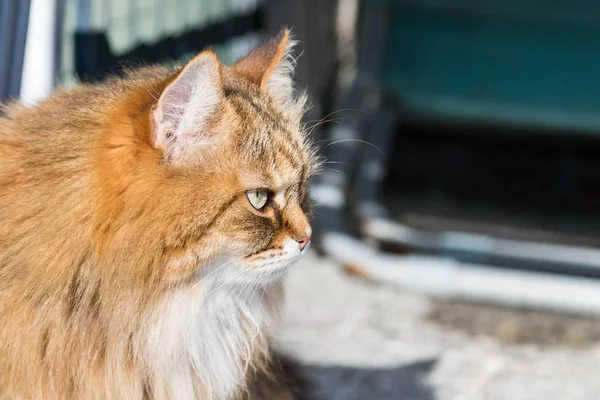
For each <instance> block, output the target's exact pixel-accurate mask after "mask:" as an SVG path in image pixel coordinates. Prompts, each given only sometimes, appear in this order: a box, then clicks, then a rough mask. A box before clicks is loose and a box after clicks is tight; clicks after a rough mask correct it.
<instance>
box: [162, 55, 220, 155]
mask: <svg viewBox="0 0 600 400" xmlns="http://www.w3.org/2000/svg"><path fill="white" fill-rule="evenodd" d="M222 101H223V85H222V74H221V62H220V61H219V59H218V58H217V56H216V55H215V54H214V53H213V52H212V51H204V52H202V53H200V54H199V55H198V56H196V57H195V58H194V59H193V60H192V61H190V62H189V63H188V64H187V65H186V66H185V67H184V68H183V70H182V71H181V72H180V73H179V75H178V76H177V77H176V78H175V79H174V80H173V82H171V83H170V84H169V86H167V88H166V89H165V90H164V91H163V93H162V95H161V96H160V99H159V100H158V103H157V105H156V107H155V109H154V112H153V118H154V122H155V129H154V146H155V147H157V148H161V149H162V150H163V151H165V153H166V155H167V159H168V160H171V161H174V162H177V161H180V160H181V159H182V158H184V156H185V154H186V153H188V152H189V151H190V150H193V149H194V148H195V147H196V146H197V145H198V144H201V143H202V142H205V141H206V140H207V139H209V138H210V133H209V131H208V128H209V123H210V120H211V118H212V117H213V116H214V115H215V114H216V113H217V111H218V110H219V108H220V106H221V104H222Z"/></svg>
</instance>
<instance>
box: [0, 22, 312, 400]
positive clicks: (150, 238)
mask: <svg viewBox="0 0 600 400" xmlns="http://www.w3.org/2000/svg"><path fill="white" fill-rule="evenodd" d="M291 44H292V42H291V41H290V39H289V32H288V31H282V32H281V33H280V34H279V35H278V36H277V37H275V38H273V39H271V40H270V41H268V42H266V43H265V44H264V45H262V46H261V47H259V48H257V49H256V50H254V51H253V52H252V53H250V54H249V55H248V56H247V57H245V58H243V59H241V60H240V61H238V62H237V63H235V64H233V65H231V66H225V65H222V64H221V62H220V61H219V59H218V58H217V57H216V55H215V54H214V53H212V52H211V51H204V52H202V53H200V54H199V55H198V56H197V57H195V58H194V59H193V60H192V61H190V62H189V63H188V64H187V65H185V66H184V67H183V68H176V69H169V68H165V67H146V68H142V69H139V70H135V71H130V72H128V73H127V74H126V76H125V77H124V78H113V79H112V80H109V81H108V82H106V83H105V84H103V85H100V86H87V85H82V86H79V87H77V88H75V89H72V90H59V91H58V92H57V93H56V94H54V95H53V96H52V97H51V98H49V99H48V100H46V101H44V102H42V103H41V104H39V105H37V106H35V107H31V108H28V107H25V106H23V105H21V104H18V103H11V104H7V105H5V107H4V111H5V116H4V117H2V118H0V157H1V167H0V398H2V399H4V398H7V399H12V398H15V399H150V398H152V399H178V400H179V399H211V400H225V399H236V398H239V397H241V396H243V395H244V393H245V392H246V388H247V384H246V382H247V381H248V379H249V377H251V376H253V375H254V374H255V373H256V372H257V371H258V372H260V371H261V370H263V369H265V366H266V365H267V364H268V357H269V346H270V344H271V341H272V337H273V332H274V329H275V327H276V326H277V322H278V319H279V312H280V309H281V305H282V300H283V299H282V296H283V290H282V289H283V288H282V278H283V277H284V276H285V273H286V269H287V268H288V267H289V265H290V264H292V263H293V262H294V261H296V260H297V259H298V258H299V257H300V256H301V255H302V254H303V253H304V252H305V251H306V248H307V245H308V243H309V240H310V236H311V228H310V226H309V223H308V221H307V217H306V215H305V206H306V204H305V203H306V182H307V179H308V178H309V177H310V176H311V174H313V173H314V172H315V168H316V160H315V157H314V154H313V152H312V150H311V148H310V146H309V143H308V140H307V138H306V137H305V134H304V133H303V130H302V127H301V117H302V114H303V112H304V101H303V96H295V92H294V89H293V84H292V72H293V71H292V69H293V68H292V64H293V63H292V61H293V60H292V59H291V58H290V49H291Z"/></svg>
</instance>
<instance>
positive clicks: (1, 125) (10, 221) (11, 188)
mask: <svg viewBox="0 0 600 400" xmlns="http://www.w3.org/2000/svg"><path fill="white" fill-rule="evenodd" d="M97 94H98V91H97V90H95V89H94V88H92V87H81V88H78V89H74V90H62V91H58V93H56V94H55V95H54V96H52V97H51V98H49V99H48V100H46V101H44V102H42V103H40V104H39V105H37V106H33V107H27V106H25V105H22V104H19V103H12V104H8V105H6V106H4V112H5V115H3V116H1V117H0V221H1V222H2V224H1V225H2V227H0V242H1V243H0V244H1V245H2V253H3V254H2V256H3V260H2V261H3V262H4V263H7V262H8V263H10V261H9V258H11V259H12V257H9V255H10V254H11V253H13V254H16V253H18V254H21V255H23V254H24V253H23V251H22V250H23V249H22V247H23V246H25V247H26V246H29V247H31V246H32V244H33V243H35V242H37V241H48V242H52V241H53V238H55V237H59V234H60V233H61V230H62V229H72V227H74V226H76V224H75V223H74V222H73V221H74V219H75V218H81V217H82V216H83V215H84V213H85V210H86V209H89V208H90V206H91V202H92V200H91V196H90V195H89V192H90V175H91V170H92V167H91V163H92V161H91V158H92V154H93V148H94V146H95V142H96V140H97V139H96V138H97V136H98V135H99V124H100V121H99V120H98V119H99V118H100V117H101V115H100V114H99V110H100V109H99V108H98V107H99V105H100V102H101V101H106V99H100V98H98V96H97ZM95 95H96V98H95ZM23 238H27V240H23ZM19 258H21V257H19ZM13 261H15V262H16V261H17V260H14V259H13ZM19 262H21V261H19Z"/></svg>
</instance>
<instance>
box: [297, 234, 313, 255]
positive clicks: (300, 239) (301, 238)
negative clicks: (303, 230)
mask: <svg viewBox="0 0 600 400" xmlns="http://www.w3.org/2000/svg"><path fill="white" fill-rule="evenodd" d="M296 242H298V244H300V251H302V250H304V248H305V247H306V245H307V244H308V242H310V236H309V235H300V236H298V237H296Z"/></svg>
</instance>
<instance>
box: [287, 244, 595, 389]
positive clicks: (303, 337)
mask: <svg viewBox="0 0 600 400" xmlns="http://www.w3.org/2000/svg"><path fill="white" fill-rule="evenodd" d="M548 318H550V320H551V321H550V322H548ZM532 321H535V323H532ZM539 321H542V322H541V323H540V322H539ZM599 326H600V324H599V323H598V321H594V320H581V321H580V320H578V319H573V318H568V317H561V316H556V315H554V316H544V315H538V314H536V313H531V312H523V313H520V312H516V311H515V312H514V313H513V312H512V311H511V310H497V309H494V308H486V307H483V306H482V307H478V306H473V305H464V304H463V305H461V304H453V303H449V302H440V301H435V300H432V299H429V298H427V297H425V296H422V295H420V294H416V293H410V292H407V291H405V290H402V289H401V288H398V287H394V286H388V285H381V284H373V283H370V282H366V281H364V280H361V279H359V278H356V277H350V276H348V275H346V274H345V273H344V272H343V271H342V269H341V268H340V267H339V266H338V265H336V264H335V263H333V262H331V261H328V260H326V259H322V258H318V257H317V256H316V255H315V254H310V255H308V256H307V257H306V258H305V259H304V260H303V261H302V262H300V263H299V264H298V265H297V266H296V267H295V268H294V269H293V271H292V272H291V274H290V276H289V281H288V298H287V306H286V318H285V324H284V326H283V329H282V330H281V332H280V338H279V348H280V350H281V352H282V353H284V354H286V355H288V356H290V357H292V358H293V359H294V360H297V361H298V362H299V363H300V364H301V371H302V374H303V375H304V376H305V377H306V378H307V379H308V380H309V382H310V387H311V390H312V392H313V393H312V394H311V398H312V399H313V400H392V399H399V400H506V399H510V400H595V399H600V379H599V378H598V375H599V373H600V341H598V334H597V332H598V327H599ZM572 327H578V328H577V329H575V330H573V329H571V328H572ZM522 330H527V332H525V334H520V333H519V332H520V331H522ZM538 332H539V334H538ZM589 332H591V333H589ZM521 333H522V332H521ZM588 333H589V334H588ZM538 338H539V340H537V339H538Z"/></svg>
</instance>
